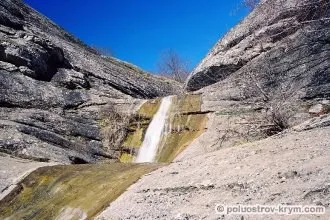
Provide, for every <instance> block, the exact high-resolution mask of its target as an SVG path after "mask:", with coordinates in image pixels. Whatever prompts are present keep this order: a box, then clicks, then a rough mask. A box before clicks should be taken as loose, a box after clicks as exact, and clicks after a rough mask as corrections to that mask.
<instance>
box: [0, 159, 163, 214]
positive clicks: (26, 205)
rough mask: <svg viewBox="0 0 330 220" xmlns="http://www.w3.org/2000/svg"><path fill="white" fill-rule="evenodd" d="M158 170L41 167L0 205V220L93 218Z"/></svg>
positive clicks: (141, 167) (146, 167) (111, 166)
mask: <svg viewBox="0 0 330 220" xmlns="http://www.w3.org/2000/svg"><path fill="white" fill-rule="evenodd" d="M158 167H159V165H141V164H120V163H114V164H99V165H68V166H53V167H43V168H39V169H38V170H36V171H35V172H33V173H31V174H30V175H29V176H28V177H27V178H25V179H24V180H23V181H22V182H21V183H20V184H19V187H18V188H17V189H16V190H15V191H13V192H12V193H11V194H9V195H8V196H7V197H6V198H5V199H3V200H2V201H1V202H0V219H5V218H7V217H10V219H47V220H48V219H56V217H58V216H61V217H62V219H75V218H80V217H81V216H85V217H87V218H88V219H90V218H92V217H93V216H95V215H96V214H97V213H99V212H100V211H102V210H103V209H104V208H105V207H106V206H108V205H109V204H110V202H112V201H113V200H115V199H116V198H117V197H118V196H119V195H120V194H121V193H123V192H124V191H125V190H126V188H127V187H129V186H130V185H131V184H132V183H134V182H135V181H137V180H138V179H139V178H140V176H141V175H144V174H145V173H148V172H150V171H152V170H154V169H156V168H158Z"/></svg>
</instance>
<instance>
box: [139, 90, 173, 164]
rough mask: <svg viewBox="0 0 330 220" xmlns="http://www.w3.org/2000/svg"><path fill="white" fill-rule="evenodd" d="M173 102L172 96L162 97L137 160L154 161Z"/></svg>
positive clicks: (140, 161)
mask: <svg viewBox="0 0 330 220" xmlns="http://www.w3.org/2000/svg"><path fill="white" fill-rule="evenodd" d="M171 103H172V97H171V96H168V97H165V98H163V99H162V101H161V104H160V106H159V109H158V111H157V113H156V114H155V115H154V117H153V119H152V121H151V123H150V124H149V127H148V129H147V131H146V134H145V137H144V140H143V143H142V145H141V148H140V150H139V153H138V156H137V158H136V160H135V162H137V163H143V162H154V160H155V157H156V154H157V150H158V146H159V144H160V141H161V140H162V136H163V134H164V131H165V127H166V121H167V120H166V119H167V116H168V112H169V109H170V106H171Z"/></svg>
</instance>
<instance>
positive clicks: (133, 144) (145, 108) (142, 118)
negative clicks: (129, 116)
mask: <svg viewBox="0 0 330 220" xmlns="http://www.w3.org/2000/svg"><path fill="white" fill-rule="evenodd" d="M160 101H161V99H160V98H158V99H153V100H149V101H147V102H145V103H144V104H143V105H142V106H141V107H140V109H139V110H138V118H137V120H135V121H134V123H131V124H130V125H129V128H130V130H131V131H130V132H129V133H128V134H127V136H126V138H125V140H124V142H123V144H122V146H123V147H125V148H130V149H132V148H140V147H141V145H142V142H143V138H144V134H145V132H146V130H147V128H148V126H149V124H150V122H151V120H152V118H153V116H154V115H155V114H156V112H157V111H158V109H159V106H160ZM132 152H135V151H134V150H133V151H132ZM127 154H128V153H126V152H123V153H122V155H121V157H120V158H122V157H123V159H120V161H125V162H129V161H132V158H133V156H134V155H130V158H129V159H128V155H127Z"/></svg>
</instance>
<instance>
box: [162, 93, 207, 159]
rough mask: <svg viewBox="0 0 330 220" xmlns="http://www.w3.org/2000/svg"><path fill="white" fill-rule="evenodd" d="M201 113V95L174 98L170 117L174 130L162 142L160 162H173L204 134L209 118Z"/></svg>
mask: <svg viewBox="0 0 330 220" xmlns="http://www.w3.org/2000/svg"><path fill="white" fill-rule="evenodd" d="M200 111H201V97H200V95H184V96H182V97H180V96H179V97H174V100H173V105H172V107H171V115H170V123H171V128H172V129H171V131H170V132H169V134H168V135H167V136H166V137H165V138H164V139H163V141H162V142H163V144H162V147H161V149H160V151H159V152H158V158H157V161H158V162H163V163H169V162H172V161H173V160H174V158H175V157H176V156H177V155H179V154H180V153H181V152H182V151H183V150H184V149H185V148H186V147H187V146H188V145H189V144H191V142H192V141H193V140H195V139H196V138H197V137H198V136H199V135H201V134H202V133H204V129H205V126H206V122H207V116H206V114H200ZM196 113H198V114H196Z"/></svg>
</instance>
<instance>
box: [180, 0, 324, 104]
mask: <svg viewBox="0 0 330 220" xmlns="http://www.w3.org/2000/svg"><path fill="white" fill-rule="evenodd" d="M329 16H330V10H329V1H327V0H304V1H301V0H299V1H298V0H286V1H282V0H267V1H262V2H261V3H260V4H259V5H258V6H257V7H256V8H255V10H253V11H252V12H251V13H250V14H249V15H248V16H247V17H246V18H245V19H244V20H243V21H242V22H241V23H240V24H238V25H237V26H235V27H234V28H233V29H231V30H230V31H229V32H228V33H227V34H226V35H225V36H224V37H223V38H222V39H221V40H220V41H219V42H218V43H217V44H216V45H215V46H214V47H213V49H212V50H211V51H210V52H209V54H208V55H207V56H206V57H205V58H204V59H203V60H202V61H201V63H200V64H199V65H198V66H197V68H196V69H195V70H194V71H193V72H192V73H191V75H190V76H189V79H188V81H187V82H186V88H187V90H188V91H195V90H199V89H201V88H203V87H206V86H209V85H212V84H215V85H214V86H213V88H225V89H220V91H219V92H217V91H215V92H216V93H218V96H222V97H223V95H224V96H225V97H226V98H228V99H231V100H239V99H244V98H246V97H247V96H250V95H251V93H253V92H252V91H251V90H253V89H254V90H259V92H254V93H259V94H252V95H255V96H268V97H263V98H269V99H271V98H272V97H271V96H273V94H274V93H277V94H279V93H283V92H286V93H288V92H290V93H291V94H290V95H289V96H292V95H293V96H295V98H299V99H314V98H329V97H330V77H329V75H330V74H329V69H330V68H329V65H330V64H329V57H330V53H329V45H330V41H329V37H330V36H329V27H330V21H329ZM256 81H257V83H258V87H259V88H253V87H257V86H256V85H255V84H256ZM238 87H239V88H240V90H239V89H238ZM247 87H250V88H247ZM289 87H290V88H289ZM213 90H215V89H213ZM247 90H250V91H247ZM289 90H290V91H289ZM262 91H263V92H264V94H261V93H262ZM224 92H225V93H226V94H224ZM220 93H221V94H220Z"/></svg>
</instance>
